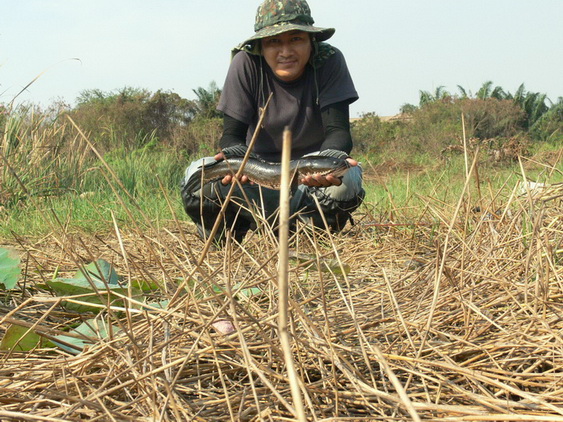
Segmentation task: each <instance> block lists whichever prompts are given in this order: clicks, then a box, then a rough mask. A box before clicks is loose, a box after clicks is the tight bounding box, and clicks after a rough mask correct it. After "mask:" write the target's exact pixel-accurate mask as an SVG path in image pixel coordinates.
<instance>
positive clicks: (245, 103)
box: [217, 49, 358, 161]
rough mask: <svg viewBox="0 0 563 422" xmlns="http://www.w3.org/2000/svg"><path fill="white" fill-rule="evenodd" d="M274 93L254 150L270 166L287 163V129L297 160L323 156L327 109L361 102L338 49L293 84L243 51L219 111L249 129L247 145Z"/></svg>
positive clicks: (233, 65)
mask: <svg viewBox="0 0 563 422" xmlns="http://www.w3.org/2000/svg"><path fill="white" fill-rule="evenodd" d="M271 92H273V96H272V99H271V101H270V104H269V106H268V110H267V111H266V116H265V118H264V122H263V125H262V128H261V129H260V132H259V135H258V138H257V139H256V143H255V145H254V151H255V152H256V153H257V154H259V155H260V156H261V157H263V158H264V159H266V160H269V161H280V159H281V150H282V142H283V131H284V129H285V127H286V126H287V127H289V129H290V130H291V133H292V158H293V159H294V158H299V157H301V156H303V155H305V154H307V153H310V152H313V151H318V150H319V149H320V147H321V144H322V143H323V141H324V138H325V136H324V129H323V125H322V120H321V108H324V107H326V106H328V105H331V104H334V103H338V102H341V101H348V102H349V103H352V102H354V101H356V100H357V99H358V93H357V92H356V89H355V88H354V83H353V82H352V78H351V76H350V72H349V71H348V67H347V66H346V61H345V60H344V56H343V55H342V53H341V52H340V51H339V50H338V49H335V53H334V54H332V55H331V56H330V57H328V58H327V59H326V61H325V62H324V63H323V64H322V65H321V66H320V67H318V68H317V69H313V67H312V66H311V65H309V64H308V65H307V67H306V68H305V72H304V73H303V75H302V76H301V77H300V78H299V79H298V80H296V81H293V82H284V81H282V80H280V79H278V78H277V77H276V76H275V75H274V73H273V72H272V70H271V69H270V67H269V66H268V64H267V63H266V61H265V60H264V58H263V57H261V56H256V55H252V54H249V53H247V52H244V51H241V52H239V53H238V54H236V55H235V57H234V58H233V60H232V62H231V66H230V67H229V71H228V73H227V78H226V81H225V85H224V87H223V91H222V94H221V99H220V101H219V105H218V107H217V109H218V110H220V111H222V112H223V113H225V114H227V115H228V116H230V117H232V118H235V119H237V120H239V121H241V122H243V123H246V124H248V125H249V128H248V133H247V144H248V143H249V142H250V139H251V138H252V136H253V134H254V131H255V129H256V124H257V122H258V119H259V108H261V107H263V106H264V104H265V103H266V101H267V99H268V97H269V95H270V93H271ZM317 100H318V102H317Z"/></svg>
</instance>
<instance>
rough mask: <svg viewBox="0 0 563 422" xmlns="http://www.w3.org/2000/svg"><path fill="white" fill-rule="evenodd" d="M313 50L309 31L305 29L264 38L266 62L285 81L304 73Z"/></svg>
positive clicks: (263, 49) (263, 48)
mask: <svg viewBox="0 0 563 422" xmlns="http://www.w3.org/2000/svg"><path fill="white" fill-rule="evenodd" d="M311 50H312V47H311V40H310V38H309V33H307V32H303V31H290V32H284V33H282V34H280V35H274V36H273V37H267V38H263V39H262V54H263V55H264V58H265V59H266V63H268V66H270V68H271V69H272V71H273V72H274V73H275V75H276V76H277V77H278V78H280V79H281V80H282V81H285V82H291V81H294V80H296V79H298V78H299V77H300V76H301V75H302V74H303V72H304V71H305V66H306V65H307V62H308V61H309V57H311Z"/></svg>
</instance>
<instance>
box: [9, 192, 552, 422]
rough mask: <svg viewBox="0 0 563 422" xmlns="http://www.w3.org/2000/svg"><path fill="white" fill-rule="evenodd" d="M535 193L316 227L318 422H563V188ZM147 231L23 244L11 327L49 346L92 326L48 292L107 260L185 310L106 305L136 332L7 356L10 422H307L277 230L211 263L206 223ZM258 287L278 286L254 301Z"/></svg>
mask: <svg viewBox="0 0 563 422" xmlns="http://www.w3.org/2000/svg"><path fill="white" fill-rule="evenodd" d="M468 185H469V183H468ZM519 189H520V188H519V187H518V186H517V187H514V189H512V188H508V189H507V191H503V192H490V193H489V194H483V197H481V198H476V196H475V195H473V198H471V197H470V195H469V194H465V195H463V197H461V198H460V200H459V202H458V203H456V204H444V203H441V202H438V201H435V200H433V199H432V198H426V199H425V201H426V207H425V208H424V210H423V211H420V215H419V216H418V218H414V219H413V218H412V216H411V217H410V218H409V219H408V220H407V217H406V216H405V215H402V212H401V210H395V212H394V215H395V218H396V219H395V220H394V221H381V220H380V219H378V218H376V217H375V216H374V215H373V214H372V213H371V211H370V210H369V206H366V207H364V208H363V209H362V210H361V211H360V212H359V213H358V216H357V219H356V220H357V222H356V225H355V226H352V227H348V230H347V231H345V232H344V233H341V234H339V235H337V236H332V237H328V238H327V237H323V236H322V235H321V234H320V233H316V232H311V231H310V230H308V229H306V228H302V229H301V230H300V231H299V232H298V234H297V236H296V238H295V239H294V242H293V243H292V247H291V251H292V254H293V256H294V259H293V260H292V262H291V269H290V283H291V286H290V291H291V295H290V296H291V299H290V313H291V319H290V331H291V335H292V348H293V357H294V360H295V368H296V372H297V376H298V379H299V381H300V384H301V392H302V394H303V403H304V408H305V413H306V415H307V417H308V419H309V420H317V421H329V420H330V421H337V420H338V421H361V420H366V421H367V420H371V421H375V420H381V421H397V420H436V421H438V420H440V421H462V420H463V421H477V420H479V421H501V420H502V421H523V420H526V421H530V420H538V421H563V338H562V335H561V333H562V332H563V331H562V330H563V305H562V298H563V266H562V258H563V246H562V242H563V203H562V197H563V188H561V185H554V186H551V187H550V188H549V189H547V190H545V189H544V190H542V191H541V192H528V194H524V195H521V194H520V191H519ZM468 191H469V189H467V191H466V192H468ZM477 206H478V207H477ZM144 224H145V225H146V226H149V227H148V228H147V227H143V228H141V226H139V227H138V228H137V229H130V230H127V231H126V232H121V231H119V230H116V231H115V233H107V234H105V235H104V236H96V237H93V236H86V235H78V234H72V233H65V232H64V230H62V229H60V230H54V232H53V233H52V235H50V236H47V237H45V238H42V239H37V240H33V241H32V240H30V239H20V243H19V245H18V246H17V247H18V249H20V250H21V251H22V257H23V258H24V259H25V280H24V281H23V282H22V289H21V291H20V292H19V293H13V294H11V295H10V296H8V295H7V293H6V292H4V293H3V294H4V295H5V296H4V297H3V303H4V305H3V314H4V317H3V318H2V319H1V320H0V326H1V327H2V329H5V327H6V326H7V325H8V324H9V323H17V324H20V325H24V326H27V327H32V328H33V329H35V330H36V331H38V332H41V333H43V334H45V335H46V336H47V337H48V336H52V335H56V334H57V333H58V331H59V330H60V329H61V327H65V326H68V323H69V320H72V319H73V318H74V319H76V320H78V319H80V318H81V317H82V316H80V315H78V314H73V313H71V312H68V311H64V310H62V308H61V307H60V306H59V304H60V298H55V297H53V296H52V295H50V294H49V293H48V292H46V291H45V290H43V289H39V288H37V285H38V284H39V283H41V282H43V281H44V280H45V279H48V278H51V277H52V276H53V274H54V273H55V272H56V271H58V272H59V275H60V274H64V273H65V272H71V271H72V269H74V268H76V266H77V265H80V264H82V263H86V262H91V261H93V260H95V259H97V258H104V259H106V260H108V261H110V262H112V263H113V264H114V265H115V267H116V268H117V270H118V272H119V273H120V274H121V275H123V276H124V278H125V279H144V280H152V281H156V282H157V283H158V284H159V285H160V286H161V288H160V289H159V290H158V292H157V293H155V297H154V298H153V299H151V300H152V301H153V302H154V301H156V300H157V299H170V300H171V302H170V305H169V306H168V308H167V309H166V310H163V309H145V310H139V309H138V307H135V306H132V307H131V308H130V309H125V310H124V309H121V310H120V309H115V308H113V309H111V308H109V309H106V310H105V311H104V312H102V313H100V314H99V315H98V318H100V319H107V320H111V321H112V322H113V323H119V325H120V327H121V330H120V332H117V333H114V334H113V335H112V336H110V338H109V339H106V340H102V341H97V342H96V343H95V344H93V345H92V346H91V347H90V348H88V349H87V350H86V351H84V352H82V353H80V354H78V355H72V354H67V353H66V352H63V351H61V350H58V349H54V350H36V351H34V352H31V353H29V352H26V353H18V352H15V351H14V352H3V354H2V355H0V359H1V360H2V364H1V369H0V419H2V420H11V419H14V420H34V421H35V420H37V421H63V420H64V421H78V420H89V421H96V420H103V421H111V420H114V421H128V420H135V421H143V420H146V421H149V420H151V421H152V420H163V421H179V420H195V421H225V420H233V421H239V420H241V421H273V420H293V419H294V418H295V413H294V410H295V409H294V405H293V400H292V395H291V391H290V383H289V380H288V369H287V366H286V364H285V360H284V355H283V352H282V349H281V345H280V340H279V333H278V319H277V317H278V314H277V312H278V297H279V296H278V287H277V264H278V254H279V249H278V246H277V242H276V239H275V237H273V235H272V234H271V233H270V232H266V233H251V235H250V236H249V237H247V239H246V240H245V242H244V243H243V245H231V244H228V245H227V247H225V248H224V249H223V250H211V251H210V252H209V253H208V254H207V255H206V256H205V257H202V256H201V251H202V250H203V243H202V242H201V241H200V240H198V239H197V237H196V236H195V229H194V227H193V226H191V225H188V224H185V223H181V222H178V221H173V222H170V225H169V227H168V228H154V227H150V222H148V221H147V222H144ZM198 261H201V262H202V264H201V265H196V263H197V262H198ZM179 280H195V283H193V282H190V283H188V285H189V286H191V287H189V288H184V287H185V283H184V284H181V285H180V287H179V286H178V284H179ZM213 286H220V287H221V288H222V290H223V291H222V292H221V293H217V291H216V290H214V289H213ZM249 287H258V288H259V289H260V293H257V294H254V295H252V296H250V297H249V296H246V295H244V294H241V290H240V289H243V288H249ZM132 305H133V304H132ZM8 309H9V310H10V311H9V312H4V311H7V310H8ZM222 320H228V321H230V322H232V324H233V325H234V327H235V328H236V330H235V331H234V332H232V333H230V334H224V333H222V332H221V330H218V328H216V327H217V325H216V324H214V323H215V322H217V321H222Z"/></svg>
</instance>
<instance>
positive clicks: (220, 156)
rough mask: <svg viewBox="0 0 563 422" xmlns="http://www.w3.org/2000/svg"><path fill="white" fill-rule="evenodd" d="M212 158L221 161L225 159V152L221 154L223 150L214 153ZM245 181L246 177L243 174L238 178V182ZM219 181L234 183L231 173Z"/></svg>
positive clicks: (246, 180)
mask: <svg viewBox="0 0 563 422" xmlns="http://www.w3.org/2000/svg"><path fill="white" fill-rule="evenodd" d="M213 158H214V159H215V161H223V160H224V159H225V154H223V152H219V153H217V154H215V156H214V157H213ZM227 160H228V159H227ZM247 182H248V177H247V176H246V175H244V174H243V175H242V176H241V178H240V183H247ZM221 183H222V184H223V185H228V184H229V183H235V178H234V176H233V175H231V174H227V175H226V176H225V177H223V178H222V179H221Z"/></svg>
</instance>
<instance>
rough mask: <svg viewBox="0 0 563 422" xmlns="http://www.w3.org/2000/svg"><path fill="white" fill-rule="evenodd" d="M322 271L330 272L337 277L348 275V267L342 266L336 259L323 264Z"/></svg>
mask: <svg viewBox="0 0 563 422" xmlns="http://www.w3.org/2000/svg"><path fill="white" fill-rule="evenodd" d="M323 264H324V265H323V271H324V272H330V273H333V274H337V275H348V274H350V265H348V264H342V266H341V265H340V262H339V261H338V260H337V259H331V260H330V261H329V262H323Z"/></svg>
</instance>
